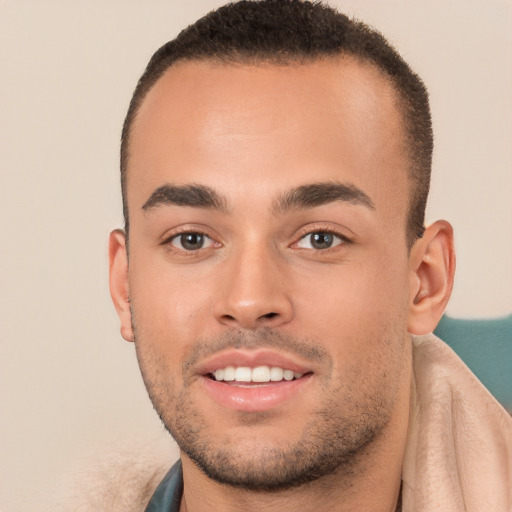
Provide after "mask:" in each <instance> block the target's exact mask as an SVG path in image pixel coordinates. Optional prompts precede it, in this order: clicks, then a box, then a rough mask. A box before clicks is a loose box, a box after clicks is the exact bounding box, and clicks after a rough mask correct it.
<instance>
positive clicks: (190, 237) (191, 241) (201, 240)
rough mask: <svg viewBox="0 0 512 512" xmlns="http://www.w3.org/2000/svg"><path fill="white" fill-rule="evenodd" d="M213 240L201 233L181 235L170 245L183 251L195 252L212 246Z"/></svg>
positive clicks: (174, 238)
mask: <svg viewBox="0 0 512 512" xmlns="http://www.w3.org/2000/svg"><path fill="white" fill-rule="evenodd" d="M213 243H214V242H213V240H212V239H211V238H210V237H209V236H207V235H204V234H203V233H182V234H181V235H176V236H175V237H173V238H172V240H171V245H172V246H174V247H176V248H178V249H181V250H184V251H197V250H198V249H204V248H206V247H211V246H212V245H213Z"/></svg>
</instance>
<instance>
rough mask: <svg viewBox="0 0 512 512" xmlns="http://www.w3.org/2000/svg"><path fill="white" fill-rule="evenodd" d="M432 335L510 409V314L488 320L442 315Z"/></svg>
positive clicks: (511, 323) (511, 342)
mask: <svg viewBox="0 0 512 512" xmlns="http://www.w3.org/2000/svg"><path fill="white" fill-rule="evenodd" d="M434 334H435V335H436V336H438V337H439V338H441V339H442V340H443V341H445V342H446V343H447V344H448V345H450V347H452V349H453V350H455V352H456V353H457V354H458V355H459V357H460V358H461V359H462V360H463V361H464V362H465V363H466V364H467V366H469V368H470V369H471V371H472V372H473V373H474V374H475V375H476V376H477V377H478V379H479V380H480V381H481V382H482V383H483V384H484V385H485V387H486V388H487V389H488V390H489V391H490V392H491V393H492V394H493V395H494V396H495V397H496V399H497V400H498V401H499V402H500V403H501V404H502V405H503V406H504V407H505V409H507V410H508V411H509V412H512V315H510V316H506V317H503V318H496V319H489V320H461V319H456V318H450V317H448V316H443V318H442V319H441V321H440V322H439V325H438V326H437V328H436V330H435V331H434Z"/></svg>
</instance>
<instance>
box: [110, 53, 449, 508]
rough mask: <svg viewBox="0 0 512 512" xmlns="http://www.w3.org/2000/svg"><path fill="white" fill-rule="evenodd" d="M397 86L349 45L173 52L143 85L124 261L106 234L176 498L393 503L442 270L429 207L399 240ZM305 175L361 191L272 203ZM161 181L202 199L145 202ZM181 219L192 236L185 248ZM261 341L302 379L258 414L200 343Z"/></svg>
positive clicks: (443, 239) (443, 227)
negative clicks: (172, 446) (410, 236)
mask: <svg viewBox="0 0 512 512" xmlns="http://www.w3.org/2000/svg"><path fill="white" fill-rule="evenodd" d="M396 101H397V100H396V97H395V93H394V91H393V89H392V87H391V86H390V84H389V83H388V82H387V81H386V80H385V78H384V77H383V76H382V75H381V74H380V73H379V72H378V71H377V70H375V69H373V68H372V67H370V66H368V65H365V64H361V63H359V62H356V61H354V60H352V59H338V60H328V61H318V62H313V63H308V64H303V65H295V66H292V65H290V66H270V65H258V66H244V65H236V66H235V65H233V66H229V65H219V64H214V63H209V62H196V63H178V64H177V65H175V66H173V67H172V68H171V69H170V70H168V71H167V72H166V74H165V75H164V76H163V77H162V78H161V79H160V80H159V81H158V82H157V84H156V85H155V86H154V88H153V89H152V90H151V91H150V92H149V94H148V96H147V97H146V99H145V100H144V102H143V104H142V106H141V109H140V112H139V113H138V116H137V118H136V121H135V124H134V127H133V132H132V137H131V140H130V153H129V165H128V189H127V190H128V204H129V211H130V226H131V228H130V246H129V247H130V248H129V264H128V258H127V255H126V251H125V240H124V235H123V233H122V232H120V231H116V232H113V233H112V234H111V239H110V260H111V290H112V296H113V299H114V303H115V305H116V308H117V311H118V313H119V316H120V319H121V332H122V334H123V336H124V338H125V339H127V340H129V341H135V342H136V343H135V344H136V350H137V357H138V360H139V364H140V367H141V371H142V374H143V377H144V381H145V384H146V387H147V388H148V392H149V395H150V397H151V399H152V401H153V404H154V406H155V408H156V410H157V411H158V413H159V414H160V416H161V418H162V420H163V422H164V424H165V425H166V426H167V428H168V429H169V430H170V431H171V433H172V434H173V436H174V437H175V438H176V440H177V441H178V444H179V445H180V447H181V449H182V460H183V467H184V478H185V494H184V501H183V503H182V510H189V511H195V510H203V511H204V510H220V509H225V510H237V509H238V510H239V509H240V506H241V504H243V506H244V509H245V510H256V509H261V508H262V507H265V510H273V509H274V508H276V509H279V510H281V511H283V510H292V509H293V510H297V509H301V510H318V509H319V505H321V507H320V509H324V510H340V511H341V510H368V511H370V510H379V511H381V510H382V511H385V510H394V507H395V506H396V501H397V496H398V493H399V488H400V470H401V461H402V456H403V450H404V446H405V439H406V432H407V421H408V415H409V390H410V382H411V343H410V335H409V333H416V334H421V333H424V332H430V331H431V330H432V329H433V328H434V327H435V325H436V323H437V320H438V319H439V317H440V315H441V314H442V312H443V310H444V306H445V304H446V302H447V300H448V297H449V294H450V291H451V284H452V279H453V270H454V258H453V247H452V233H451V228H450V226H449V225H448V224H447V223H445V222H438V223H436V224H434V225H433V226H430V227H429V228H428V229H427V231H426V233H425V235H424V237H423V238H422V239H421V240H420V241H418V242H417V243H416V244H415V245H414V247H413V248H412V250H411V251H408V249H407V245H406V212H407V204H408V203H407V202H408V192H409V183H408V177H407V164H408V162H407V159H406V157H405V151H404V141H403V136H402V121H401V117H400V115H399V112H398V110H397V105H396ZM319 183H321V184H328V185H329V184H331V185H332V184H333V183H335V184H341V185H344V186H348V187H349V188H350V187H351V188H352V189H357V190H359V191H361V192H363V193H364V195H365V197H367V198H368V199H369V202H366V203H365V202H364V201H358V200H354V199H353V198H352V199H351V200H346V199H347V198H346V197H345V198H341V199H339V200H333V199H332V197H331V198H330V199H325V197H324V200H320V201H319V204H315V205H313V206H312V205H305V204H303V202H300V201H299V202H298V204H297V202H295V203H294V202H293V201H291V202H290V201H288V202H286V201H285V200H283V197H288V199H289V198H290V191H293V190H295V191H297V188H300V187H304V186H310V185H312V184H319ZM165 185H171V186H173V187H183V186H189V185H195V186H197V185H199V186H202V187H208V190H211V191H214V192H215V194H216V196H218V197H216V200H215V201H213V202H210V203H208V202H206V203H208V204H206V203H205V200H204V198H203V199H201V201H202V204H203V206H200V205H199V206H198V205H197V204H196V205H195V206H184V205H178V204H173V203H176V202H178V201H176V198H175V197H174V196H173V197H174V199H172V201H170V200H169V195H167V196H165V194H164V196H165V197H167V199H162V198H161V197H160V199H157V200H155V199H154V198H155V191H156V190H158V189H159V188H160V187H162V186H165ZM324 188H325V187H324ZM321 190H323V192H324V196H325V190H324V189H321ZM320 195H321V194H320ZM151 197H153V200H152V201H151V199H150V198H151ZM148 200H149V203H148ZM201 201H200V202H201ZM183 233H200V234H203V236H204V245H203V246H202V247H201V248H200V249H196V250H192V251H191V250H187V248H186V247H184V245H183V242H184V241H186V239H184V238H183V237H181V235H182V234H183ZM312 233H317V234H319V235H320V237H321V239H322V240H324V241H325V238H322V237H325V233H331V234H333V235H332V236H333V238H332V245H330V246H329V244H327V246H325V248H322V247H320V246H315V245H314V244H312V242H313V239H312V238H311V234H312ZM189 240H193V241H197V237H196V238H195V239H194V237H193V238H192V239H189ZM197 246H198V247H200V245H197ZM315 247H320V248H315ZM262 350H266V351H267V352H268V353H270V356H268V355H267V356H266V357H271V358H272V357H284V358H286V360H287V361H291V363H292V364H296V365H299V366H301V367H302V368H305V369H306V370H307V374H308V376H307V379H305V381H304V384H303V385H302V387H301V390H300V392H298V393H294V394H292V395H291V396H290V397H289V398H287V399H286V400H282V401H280V402H279V403H278V404H277V405H275V406H274V407H271V408H269V409H267V410H261V411H260V410H238V409H233V408H231V407H226V406H224V405H219V403H218V402H217V401H216V400H214V399H212V396H211V395H210V394H209V393H208V392H205V389H207V388H206V387H205V378H206V377H205V375H204V369H205V368H206V367H208V362H209V361H210V360H211V358H212V357H217V356H219V355H221V356H222V355H226V354H227V356H226V357H228V359H229V358H230V357H231V358H236V357H238V356H240V357H252V356H254V354H258V353H259V352H261V351H262ZM205 473H206V474H205ZM207 475H208V476H207ZM237 507H238V508H237Z"/></svg>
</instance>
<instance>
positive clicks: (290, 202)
mask: <svg viewBox="0 0 512 512" xmlns="http://www.w3.org/2000/svg"><path fill="white" fill-rule="evenodd" d="M335 201H344V202H347V203H351V204H356V205H362V206H365V207H366V208H368V209H370V210H375V205H374V203H373V201H372V200H371V199H370V197H369V196H368V194H366V193H365V192H364V191H363V190H361V189H360V188H358V187H356V186H355V185H353V184H351V183H338V182H327V183H323V182H321V183H311V184H308V185H302V186H300V187H297V188H294V189H292V190H290V191H288V192H286V193H285V194H283V195H282V196H281V197H279V198H278V199H277V201H275V203H274V207H273V209H274V210H275V211H276V212H279V213H285V212H287V211H289V210H293V209H304V208H315V207H316V206H323V205H325V204H329V203H333V202H335Z"/></svg>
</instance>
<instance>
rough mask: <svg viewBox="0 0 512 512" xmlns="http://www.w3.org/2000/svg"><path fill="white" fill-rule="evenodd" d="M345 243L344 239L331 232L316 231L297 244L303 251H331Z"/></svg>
mask: <svg viewBox="0 0 512 512" xmlns="http://www.w3.org/2000/svg"><path fill="white" fill-rule="evenodd" d="M343 242H344V240H343V238H342V237H341V236H339V235H335V234H334V233H331V232H329V231H314V232H313V233H308V234H307V235H305V236H303V237H302V238H301V239H300V240H299V242H298V243H297V247H300V248H301V249H316V250H322V249H330V248H331V247H335V246H336V245H340V244H342V243H343Z"/></svg>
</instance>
